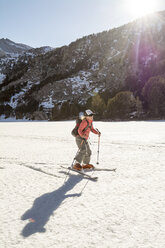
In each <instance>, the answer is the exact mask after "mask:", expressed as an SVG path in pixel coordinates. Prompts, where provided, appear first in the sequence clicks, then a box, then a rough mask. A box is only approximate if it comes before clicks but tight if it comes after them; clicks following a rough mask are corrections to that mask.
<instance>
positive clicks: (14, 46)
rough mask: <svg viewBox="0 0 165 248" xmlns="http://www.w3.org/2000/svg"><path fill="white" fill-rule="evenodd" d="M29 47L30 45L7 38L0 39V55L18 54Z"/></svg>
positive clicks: (10, 55)
mask: <svg viewBox="0 0 165 248" xmlns="http://www.w3.org/2000/svg"><path fill="white" fill-rule="evenodd" d="M29 49H32V47H30V46H27V45H24V44H20V43H15V42H13V41H11V40H9V39H4V38H3V39H0V56H1V57H7V56H9V57H12V56H18V55H20V54H22V53H24V52H26V51H28V50H29Z"/></svg>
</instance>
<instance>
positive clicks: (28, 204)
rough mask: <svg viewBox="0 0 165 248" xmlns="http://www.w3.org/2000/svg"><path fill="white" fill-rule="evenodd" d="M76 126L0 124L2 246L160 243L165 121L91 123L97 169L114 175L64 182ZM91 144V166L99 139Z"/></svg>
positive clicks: (142, 246)
mask: <svg viewBox="0 0 165 248" xmlns="http://www.w3.org/2000/svg"><path fill="white" fill-rule="evenodd" d="M74 125H75V122H74V121H68V122H67V121H66V122H0V247H2V248H10V247H14V248H29V247H36V248H42V247H43V248H47V247H57V248H67V247H68V248H70V247H72V248H77V247H81V248H96V247H103V248H104V247H105V248H164V247H165V234H164V230H165V122H164V121H160V122H159V121H147V122H94V127H96V128H98V129H99V130H100V131H101V133H102V135H101V144H100V157H99V162H100V164H99V166H98V167H99V168H102V169H112V168H117V170H116V173H115V172H107V171H96V172H94V176H98V177H99V180H98V182H92V181H87V179H84V178H83V177H82V176H80V175H78V174H76V173H74V172H73V173H70V176H68V177H67V178H66V182H65V183H64V179H65V177H66V174H65V173H66V171H65V170H63V169H61V168H60V166H61V165H62V166H69V165H71V163H72V160H73V158H74V155H75V154H76V152H77V147H76V145H75V141H74V138H73V137H72V136H71V134H70V133H71V130H72V128H73V127H74ZM90 142H91V149H92V160H91V162H92V163H93V164H96V160H97V144H98V143H97V142H98V137H97V136H96V135H94V134H92V133H91V134H90ZM89 174H90V175H91V174H92V172H89ZM87 182H88V183H87ZM86 183H87V185H86V187H85V188H84V186H85V184H86Z"/></svg>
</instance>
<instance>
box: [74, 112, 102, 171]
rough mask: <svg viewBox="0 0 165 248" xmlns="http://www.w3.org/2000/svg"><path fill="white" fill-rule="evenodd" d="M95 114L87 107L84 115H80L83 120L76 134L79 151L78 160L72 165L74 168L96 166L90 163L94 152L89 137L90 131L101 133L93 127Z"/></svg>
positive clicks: (91, 167) (80, 168) (92, 167)
mask: <svg viewBox="0 0 165 248" xmlns="http://www.w3.org/2000/svg"><path fill="white" fill-rule="evenodd" d="M93 116H94V113H93V112H92V111H91V110H90V109H87V110H85V114H84V117H83V118H82V116H81V117H80V118H81V119H82V121H81V123H80V126H79V128H78V135H77V136H76V144H77V146H78V148H79V151H78V153H77V154H76V157H75V161H76V162H75V164H74V165H73V167H72V168H73V169H74V170H82V169H94V166H93V165H92V164H90V158H91V154H92V152H91V149H90V147H89V143H88V137H89V133H90V131H92V132H93V133H94V134H97V135H99V136H100V135H101V133H100V132H99V131H98V130H96V129H94V128H93ZM81 163H82V165H81Z"/></svg>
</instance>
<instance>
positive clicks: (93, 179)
mask: <svg viewBox="0 0 165 248" xmlns="http://www.w3.org/2000/svg"><path fill="white" fill-rule="evenodd" d="M61 168H63V169H65V170H71V171H74V172H76V173H78V174H80V175H82V176H84V177H86V178H87V179H89V180H92V181H97V180H98V177H94V176H90V175H88V174H86V173H85V172H83V171H78V170H74V169H73V168H71V167H64V166H61Z"/></svg>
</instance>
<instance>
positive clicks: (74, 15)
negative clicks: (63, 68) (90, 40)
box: [0, 0, 165, 47]
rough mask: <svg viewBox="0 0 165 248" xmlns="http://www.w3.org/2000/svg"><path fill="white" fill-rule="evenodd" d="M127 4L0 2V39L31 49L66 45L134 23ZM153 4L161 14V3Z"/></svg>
mask: <svg viewBox="0 0 165 248" xmlns="http://www.w3.org/2000/svg"><path fill="white" fill-rule="evenodd" d="M132 1H136V0H132ZM137 1H139V0H137ZM145 1H147V0H143V2H145ZM150 1H155V0H150ZM129 2H130V0H0V38H9V39H11V40H13V41H15V42H18V43H24V44H27V45H30V46H32V47H40V46H46V45H48V46H52V47H60V46H63V45H68V44H69V43H70V42H72V41H74V40H76V39H78V38H81V37H83V36H85V35H89V34H93V33H98V32H102V31H104V30H109V29H112V28H114V27H118V26H120V25H123V24H125V23H128V22H130V21H132V20H134V19H135V16H134V15H133V13H131V12H130V11H129ZM156 2H157V6H156V8H155V11H159V10H165V0H156ZM142 8H143V7H142Z"/></svg>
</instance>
